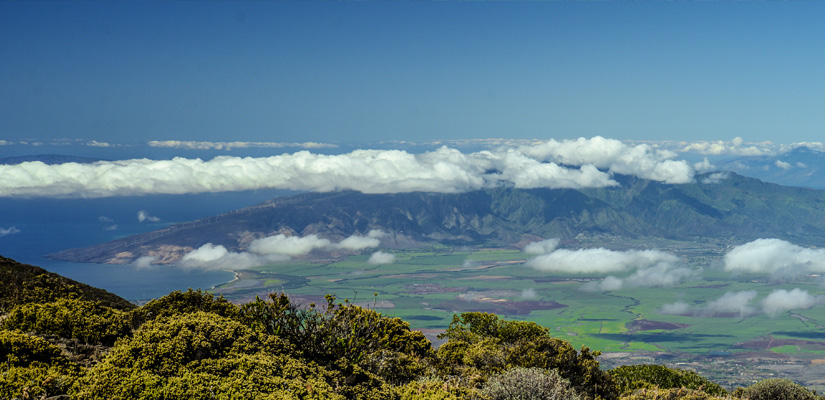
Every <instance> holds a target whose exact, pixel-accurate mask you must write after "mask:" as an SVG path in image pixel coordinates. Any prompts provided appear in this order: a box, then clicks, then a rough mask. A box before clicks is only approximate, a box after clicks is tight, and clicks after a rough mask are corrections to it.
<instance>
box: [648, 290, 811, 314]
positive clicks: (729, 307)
mask: <svg viewBox="0 0 825 400" xmlns="http://www.w3.org/2000/svg"><path fill="white" fill-rule="evenodd" d="M756 296H757V294H756V291H755V290H743V291H738V292H727V293H725V294H724V295H722V297H720V298H718V299H716V300H713V301H709V302H707V303H706V304H704V305H703V306H696V307H691V306H690V305H688V304H687V303H685V302H682V301H677V302H675V303H670V304H665V305H663V306H662V307H661V308H660V309H659V312H660V313H662V314H671V315H694V316H713V315H718V314H733V315H735V316H737V317H738V318H744V317H747V316H751V315H754V314H757V313H759V311H762V312H764V313H765V314H768V315H771V316H776V315H778V314H779V313H782V312H785V311H789V310H796V309H807V308H811V307H813V306H815V305H819V304H823V303H825V296H813V295H811V294H809V293H808V291H806V290H801V289H799V288H795V289H793V290H785V289H778V290H774V291H772V292H771V293H770V294H768V295H767V296H766V297H765V298H764V299H762V301H760V302H759V305H761V309H760V308H757V307H755V306H754V305H753V301H754V299H755V298H756Z"/></svg>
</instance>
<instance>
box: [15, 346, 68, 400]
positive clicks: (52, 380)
mask: <svg viewBox="0 0 825 400" xmlns="http://www.w3.org/2000/svg"><path fill="white" fill-rule="evenodd" d="M80 373H81V371H80V368H79V367H78V366H77V365H75V364H74V363H71V362H69V361H68V360H67V359H66V358H65V357H64V356H62V355H61V354H60V349H59V348H57V346H54V345H52V344H50V343H49V342H47V341H46V340H44V339H42V338H39V337H35V336H29V335H26V334H23V333H19V332H11V331H0V399H12V398H41V397H42V398H45V397H48V396H54V395H58V394H64V393H67V391H68V389H69V388H70V387H71V386H72V384H73V383H74V381H75V380H76V379H77V378H78V377H79V376H80Z"/></svg>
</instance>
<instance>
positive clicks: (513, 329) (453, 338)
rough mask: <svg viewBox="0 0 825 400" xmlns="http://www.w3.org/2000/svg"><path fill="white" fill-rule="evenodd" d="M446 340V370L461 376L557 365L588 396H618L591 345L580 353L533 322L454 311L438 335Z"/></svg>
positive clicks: (442, 365) (442, 360)
mask: <svg viewBox="0 0 825 400" xmlns="http://www.w3.org/2000/svg"><path fill="white" fill-rule="evenodd" d="M440 337H441V338H447V339H448V341H447V343H445V344H443V345H442V346H441V347H439V349H438V353H437V354H438V359H439V369H440V372H441V373H442V374H445V375H454V376H461V377H463V379H465V380H467V381H469V383H470V384H471V385H475V384H480V383H483V382H484V381H485V380H486V379H488V378H489V377H491V376H493V375H495V374H498V373H501V372H504V371H505V370H507V369H509V368H513V367H524V368H533V367H535V368H541V369H546V370H550V369H557V370H558V373H559V375H561V377H563V378H565V379H568V380H569V381H570V383H571V384H572V386H573V388H574V389H575V390H576V391H577V392H578V393H579V394H580V395H581V396H582V397H584V398H590V399H595V398H597V397H601V398H604V399H615V398H616V397H617V396H616V392H615V388H614V387H613V383H612V381H611V379H610V376H609V375H608V374H607V373H606V372H604V371H602V370H600V369H599V362H598V361H596V357H597V356H598V355H599V352H595V353H591V352H590V349H588V348H587V347H582V349H581V351H580V352H576V350H575V349H573V347H572V346H571V345H570V343H568V342H566V341H564V340H560V339H556V338H553V337H551V336H550V333H549V330H548V329H547V328H545V327H542V326H540V325H538V324H536V323H534V322H522V321H503V320H500V319H499V318H498V316H496V315H495V314H488V313H480V312H470V313H463V314H461V315H460V316H454V317H453V322H452V323H451V324H450V326H449V328H447V331H446V332H445V333H444V334H443V335H441V336H440Z"/></svg>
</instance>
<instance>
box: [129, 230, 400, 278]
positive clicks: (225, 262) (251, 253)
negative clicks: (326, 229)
mask: <svg viewBox="0 0 825 400" xmlns="http://www.w3.org/2000/svg"><path fill="white" fill-rule="evenodd" d="M384 235H385V234H384V232H381V231H379V230H372V231H370V232H369V233H368V234H367V235H363V236H362V235H358V234H354V235H351V236H349V237H347V238H345V239H343V240H341V241H340V242H337V243H336V242H333V241H331V240H329V239H325V238H321V237H319V236H318V235H314V234H312V235H307V236H302V237H299V236H286V235H283V234H278V235H273V236H267V237H264V238H260V239H256V240H253V241H252V242H251V243H249V245H248V246H247V249H246V251H243V252H233V251H230V250H228V249H227V248H226V247H225V246H222V245H216V244H213V243H206V244H204V245H203V246H201V247H199V248H197V249H195V250H192V251H190V252H189V253H187V254H185V255H184V256H183V257H181V259H180V260H178V261H177V263H176V265H178V266H180V267H184V268H205V269H232V270H239V269H246V268H252V267H257V266H261V265H266V264H271V263H278V262H284V261H289V260H290V259H292V258H293V257H300V256H305V255H308V254H310V253H312V252H315V251H323V252H332V251H341V250H343V251H360V250H365V249H368V248H375V247H378V246H379V245H380V243H381V241H380V238H381V237H383V236H384ZM378 253H381V252H376V253H374V254H373V256H375V254H378ZM382 254H384V253H382ZM389 255H390V256H392V260H390V261H388V262H382V264H391V263H392V261H394V259H395V256H393V255H392V254H389ZM379 258H380V256H379ZM381 260H384V261H386V260H387V258H386V257H385V258H383V259H381ZM154 261H155V260H154V259H147V258H146V257H141V258H139V259H138V260H136V261H135V262H133V264H134V265H138V264H136V263H138V262H139V263H140V264H141V265H148V264H151V263H152V262H154Z"/></svg>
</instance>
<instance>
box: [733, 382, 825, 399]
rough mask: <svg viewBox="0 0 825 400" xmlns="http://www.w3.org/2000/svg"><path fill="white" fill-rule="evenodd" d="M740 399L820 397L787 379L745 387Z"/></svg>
mask: <svg viewBox="0 0 825 400" xmlns="http://www.w3.org/2000/svg"><path fill="white" fill-rule="evenodd" d="M741 397H742V398H743V399H748V400H819V399H821V397H819V396H817V395H816V394H815V393H813V392H811V391H810V390H808V389H806V388H805V387H804V386H802V385H799V384H796V383H794V382H793V381H790V380H788V379H765V380H763V381H759V382H757V383H754V384H753V385H751V386H748V387H746V388H745V389H744V390H742V391H741Z"/></svg>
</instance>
